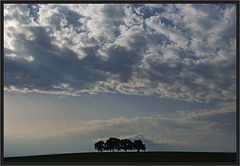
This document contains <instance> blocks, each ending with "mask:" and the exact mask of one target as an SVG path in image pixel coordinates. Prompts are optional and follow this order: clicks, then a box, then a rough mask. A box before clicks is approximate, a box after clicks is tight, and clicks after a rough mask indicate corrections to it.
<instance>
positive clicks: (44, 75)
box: [4, 4, 236, 101]
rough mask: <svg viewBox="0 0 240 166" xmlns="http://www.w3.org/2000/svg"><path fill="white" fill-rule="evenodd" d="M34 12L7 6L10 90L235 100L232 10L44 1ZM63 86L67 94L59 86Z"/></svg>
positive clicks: (217, 6)
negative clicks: (65, 85) (22, 77)
mask: <svg viewBox="0 0 240 166" xmlns="http://www.w3.org/2000/svg"><path fill="white" fill-rule="evenodd" d="M32 10H34V11H35V12H36V13H35V15H34V14H32V12H31V10H30V7H29V6H27V5H4V47H5V48H4V49H5V50H8V51H5V59H6V62H5V64H6V68H5V72H6V74H5V77H6V84H5V89H6V90H8V91H18V92H25V93H32V92H36V93H50V94H56V95H58V94H65V95H72V96H79V95H81V93H86V92H88V93H90V94H95V93H99V92H107V93H109V92H110V93H117V92H118V93H124V94H128V95H157V96H160V97H164V98H174V99H180V100H187V101H211V100H214V99H220V100H229V99H234V98H235V96H234V94H235V79H236V78H235V65H236V64H235V63H236V62H235V57H236V36H235V35H236V34H235V26H236V22H235V20H236V19H235V14H236V8H235V6H234V5H232V6H231V5H223V6H221V5H212V4H209V5H208V4H202V5H186V4H185V5H182V4H175V5H165V4H162V5H160V4H154V5H137V6H136V5H130V4H128V5H127V4H119V5H111V4H108V5H104V4H96V5H92V4H88V5H87V4H78V5H77V4H74V5H70V4H68V5H57V4H48V5H45V4H42V5H36V6H35V7H34V8H33V9H32ZM13 11H14V12H13ZM22 60H23V61H22ZM12 75H18V76H20V75H25V77H24V80H23V79H20V77H18V78H19V79H16V78H17V77H12ZM36 75H37V76H38V78H37V79H36ZM60 75H64V76H63V77H62V76H60ZM43 80H44V81H43ZM62 82H64V83H66V84H68V85H69V87H71V89H68V88H67V87H63V88H56V86H58V85H59V84H61V83H62ZM11 87H15V88H11Z"/></svg>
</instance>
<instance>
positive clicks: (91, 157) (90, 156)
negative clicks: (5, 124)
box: [4, 152, 237, 163]
mask: <svg viewBox="0 0 240 166" xmlns="http://www.w3.org/2000/svg"><path fill="white" fill-rule="evenodd" d="M236 156H237V154H236V153H209V152H102V153H101V152H95V153H94V152H93V153H71V154H55V155H54V154H53V155H39V156H26V157H7V158H4V163H36V162H38V163H39V162H41V163H42V162H43V163H52V162H54V163H64V162H67V163H75V162H76V163H79V162H82V163H87V162H91V163H94V162H97V163H101V162H103V163H106V162H110V163H112V162H122V163H133V162H153V163H154V162H172V163H174V162H177V163H179V162H191V163H196V162H198V163H199V162H200V163H205V162H206V163H209V162H211V163H222V162H223V163H225V162H227V163H236Z"/></svg>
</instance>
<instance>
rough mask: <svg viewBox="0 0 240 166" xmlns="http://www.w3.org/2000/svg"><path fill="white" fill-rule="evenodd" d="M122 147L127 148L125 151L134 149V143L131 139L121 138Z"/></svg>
mask: <svg viewBox="0 0 240 166" xmlns="http://www.w3.org/2000/svg"><path fill="white" fill-rule="evenodd" d="M120 148H121V149H123V150H125V152H126V151H127V150H133V148H134V144H133V142H132V141H131V140H129V139H123V140H121V143H120Z"/></svg>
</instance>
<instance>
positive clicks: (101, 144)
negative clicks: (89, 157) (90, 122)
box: [94, 141, 104, 152]
mask: <svg viewBox="0 0 240 166" xmlns="http://www.w3.org/2000/svg"><path fill="white" fill-rule="evenodd" d="M94 147H95V149H97V151H101V152H102V151H103V150H104V142H103V141H98V142H96V143H95V144H94Z"/></svg>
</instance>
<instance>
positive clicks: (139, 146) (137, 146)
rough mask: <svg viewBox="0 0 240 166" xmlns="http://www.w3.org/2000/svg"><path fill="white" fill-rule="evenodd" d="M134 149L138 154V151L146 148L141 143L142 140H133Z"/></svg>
mask: <svg viewBox="0 0 240 166" xmlns="http://www.w3.org/2000/svg"><path fill="white" fill-rule="evenodd" d="M134 149H136V150H137V151H138V152H139V151H140V150H146V147H145V144H143V143H142V140H135V141H134Z"/></svg>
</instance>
